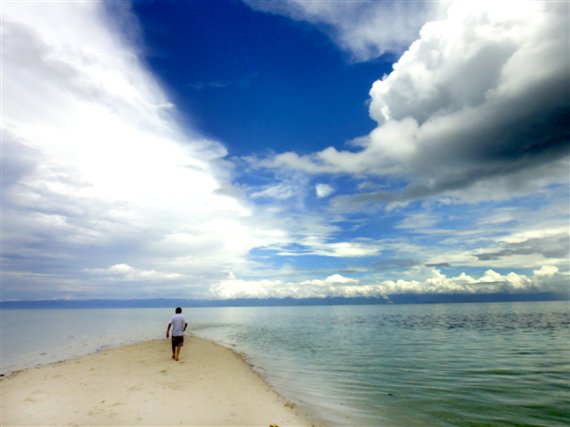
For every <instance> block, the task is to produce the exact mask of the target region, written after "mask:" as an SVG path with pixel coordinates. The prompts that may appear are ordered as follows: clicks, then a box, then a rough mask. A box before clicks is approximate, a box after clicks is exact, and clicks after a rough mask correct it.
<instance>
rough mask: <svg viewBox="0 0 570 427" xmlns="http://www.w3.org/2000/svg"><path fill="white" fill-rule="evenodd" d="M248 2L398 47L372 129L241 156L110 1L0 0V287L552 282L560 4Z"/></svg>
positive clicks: (74, 290) (342, 46) (557, 216)
mask: <svg viewBox="0 0 570 427" xmlns="http://www.w3.org/2000/svg"><path fill="white" fill-rule="evenodd" d="M246 4H247V5H248V6H249V7H251V8H252V10H255V11H256V13H259V14H273V15H280V16H284V17H286V18H287V19H292V20H295V21H299V22H303V23H304V25H309V26H312V25H314V26H316V27H317V28H319V29H321V30H322V31H323V33H324V34H325V35H326V36H328V37H330V38H331V39H332V40H333V41H334V42H335V43H336V44H337V46H338V49H339V50H342V51H343V52H346V53H347V55H348V56H347V61H352V62H367V61H374V60H375V58H378V57H379V56H381V55H384V54H386V53H389V54H393V55H401V56H399V59H397V60H396V61H395V62H394V64H393V70H392V71H391V72H389V73H387V74H386V75H384V76H381V77H380V76H379V79H378V80H376V81H375V82H373V81H371V82H370V87H371V89H370V100H369V113H370V117H371V118H372V119H373V120H374V123H375V128H374V129H373V130H372V131H371V132H370V133H368V134H364V135H354V139H353V140H352V141H349V142H348V146H347V147H337V146H330V147H328V148H326V149H324V150H319V151H315V152H312V153H303V154H301V153H296V152H293V151H291V152H272V153H271V154H269V155H268V154H267V150H266V149H270V150H271V147H270V146H268V147H255V149H254V151H251V152H250V154H249V155H247V156H245V157H242V158H238V157H235V156H233V155H232V153H231V152H228V149H227V148H226V146H225V145H224V141H217V140H212V139H211V138H208V137H206V136H204V134H203V133H202V132H201V131H200V128H199V125H198V124H193V122H192V117H191V114H190V113H188V112H185V111H182V109H181V108H179V107H178V106H177V105H175V104H174V102H173V97H172V96H171V94H169V93H168V92H167V90H165V89H164V87H163V85H162V83H161V79H160V76H156V75H155V74H153V71H152V70H151V69H150V68H149V67H148V65H147V64H146V62H145V61H144V52H145V46H144V45H143V41H142V40H143V38H142V37H140V33H142V32H144V31H145V28H141V27H140V26H139V23H138V22H137V20H136V18H135V16H134V13H133V12H132V10H131V9H130V8H129V6H128V5H127V4H120V5H118V6H117V5H115V6H114V7H113V8H109V7H108V5H106V4H105V3H100V2H78V3H49V4H47V5H46V4H39V3H30V2H25V3H22V2H7V3H6V4H5V5H4V6H3V11H2V44H3V46H2V48H3V49H2V68H3V70H2V89H3V90H2V105H3V112H2V124H1V126H2V299H37V298H96V297H105V298H145V297H180V298H236V297H247V298H267V297H293V298H304V297H330V296H348V297H350V296H374V297H387V296H389V295H390V294H397V293H418V294H422V293H465V294H473V293H497V292H507V293H533V292H553V293H566V294H567V293H568V281H569V278H570V276H569V273H568V263H569V246H570V244H569V239H570V238H569V234H568V215H569V211H568V203H569V196H568V191H569V168H570V165H569V151H570V144H569V137H570V135H569V129H570V127H569V126H568V123H567V121H568V120H567V118H568V117H569V116H570V114H569V113H570V82H569V80H570V70H569V67H570V65H569V64H570V59H569V49H568V47H569V46H568V45H569V41H568V40H569V34H568V33H569V29H568V25H567V23H568V15H569V5H568V4H567V3H564V2H560V3H559V2H520V3H517V7H516V8H513V7H512V4H511V3H506V2H498V3H497V2H480V3H474V2H455V3H449V4H447V3H446V4H445V5H443V4H441V3H437V4H434V3H432V2H426V3H405V4H401V3H390V2H354V3H346V2H302V1H297V0H294V1H293V0H292V1H289V2H279V3H277V2H271V3H270V2H258V1H255V0H248V1H246ZM444 6H445V7H444ZM217 89H218V90H223V89H224V88H223V87H220V88H217ZM364 101H365V100H363V102H364ZM220 120H223V113H220ZM188 123H190V125H188ZM260 181H261V184H259V182H260Z"/></svg>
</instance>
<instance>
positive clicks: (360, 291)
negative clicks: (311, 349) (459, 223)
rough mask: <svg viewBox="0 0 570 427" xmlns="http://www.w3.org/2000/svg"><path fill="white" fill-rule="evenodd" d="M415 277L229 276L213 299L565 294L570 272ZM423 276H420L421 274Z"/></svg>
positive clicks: (437, 273) (427, 273)
mask: <svg viewBox="0 0 570 427" xmlns="http://www.w3.org/2000/svg"><path fill="white" fill-rule="evenodd" d="M417 273H418V276H419V277H418V278H417V279H409V280H403V279H400V280H384V281H381V282H371V283H368V284H363V283H360V281H359V280H356V279H348V278H345V277H343V276H341V275H338V274H336V275H333V276H329V277H328V278H326V279H324V280H320V279H312V280H305V281H301V282H285V281H282V280H240V279H236V278H230V279H227V280H222V281H220V282H218V283H216V284H214V285H212V286H211V288H210V292H211V296H212V297H214V298H220V299H226V298H327V297H383V298H389V296H390V295H395V294H489V293H511V294H516V293H527V292H554V293H561V294H565V295H566V294H567V293H568V280H569V279H570V274H569V273H561V272H559V271H558V269H557V268H556V267H543V268H542V269H540V270H537V271H534V273H533V275H532V276H527V275H524V274H517V273H514V272H511V273H508V274H506V275H503V274H499V273H497V272H495V271H493V270H488V271H486V272H485V273H484V274H483V275H482V276H481V277H479V278H474V277H472V276H469V275H467V274H465V273H461V274H460V275H458V276H455V277H447V276H446V275H444V274H442V273H441V272H440V271H439V270H437V269H435V268H431V269H425V268H424V269H423V271H422V270H418V271H417ZM422 276H423V277H422Z"/></svg>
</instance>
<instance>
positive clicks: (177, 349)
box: [174, 345, 182, 362]
mask: <svg viewBox="0 0 570 427" xmlns="http://www.w3.org/2000/svg"><path fill="white" fill-rule="evenodd" d="M180 350H182V346H181V345H179V346H177V347H176V355H175V356H174V360H176V361H177V362H178V360H179V359H180Z"/></svg>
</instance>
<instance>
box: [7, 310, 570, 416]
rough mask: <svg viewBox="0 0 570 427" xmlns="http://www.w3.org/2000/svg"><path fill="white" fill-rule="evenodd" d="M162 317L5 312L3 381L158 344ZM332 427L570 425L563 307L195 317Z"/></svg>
mask: <svg viewBox="0 0 570 427" xmlns="http://www.w3.org/2000/svg"><path fill="white" fill-rule="evenodd" d="M171 311H172V310H169V309H163V308H159V309H78V310H35V311H29V310H25V311H24V310H2V372H3V373H9V372H11V371H14V370H17V369H22V368H27V367H31V366H36V365H39V364H46V363H52V362H56V361H60V360H65V359H70V358H74V357H78V356H81V355H83V354H88V353H92V352H95V351H97V350H100V349H101V348H106V347H113V346H118V345H123V344H126V343H130V342H137V341H142V340H146V339H155V338H161V337H163V336H164V333H165V331H166V324H167V323H168V320H169V319H170V316H171ZM184 314H185V315H186V317H187V319H188V321H189V323H190V328H189V329H190V333H192V334H195V335H197V336H200V337H203V338H208V339H211V340H213V341H216V342H219V343H221V344H223V345H226V346H229V347H231V348H233V349H234V350H236V351H238V352H240V353H243V354H244V355H245V356H246V357H247V359H248V360H249V361H250V362H251V363H252V364H253V365H254V367H255V369H256V370H258V371H259V372H260V373H261V374H262V375H263V376H265V377H266V378H267V380H268V381H269V382H270V383H271V384H272V385H273V386H274V387H275V388H276V389H277V391H279V392H280V393H281V394H283V395H284V396H285V397H286V398H287V399H288V400H291V401H293V402H296V403H298V404H299V405H301V406H302V407H303V408H304V409H306V410H307V411H308V412H309V413H310V414H313V415H314V416H315V417H316V418H318V419H322V420H324V421H325V422H326V423H327V424H329V425H333V426H335V425H359V426H434V425H437V426H474V425H477V426H480V425H490V426H515V425H517V426H531V425H532V426H565V425H569V424H570V309H569V305H568V302H540V303H488V304H429V305H375V306H322V307H241V308H192V309H186V310H185V311H184Z"/></svg>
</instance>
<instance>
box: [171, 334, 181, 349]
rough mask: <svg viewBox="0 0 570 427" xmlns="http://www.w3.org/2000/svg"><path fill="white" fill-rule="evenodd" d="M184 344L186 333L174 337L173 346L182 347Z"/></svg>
mask: <svg viewBox="0 0 570 427" xmlns="http://www.w3.org/2000/svg"><path fill="white" fill-rule="evenodd" d="M183 345H184V335H182V336H179V337H172V347H173V348H174V347H182V346H183Z"/></svg>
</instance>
